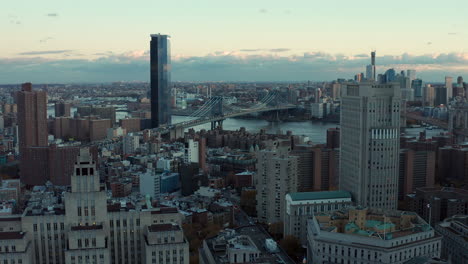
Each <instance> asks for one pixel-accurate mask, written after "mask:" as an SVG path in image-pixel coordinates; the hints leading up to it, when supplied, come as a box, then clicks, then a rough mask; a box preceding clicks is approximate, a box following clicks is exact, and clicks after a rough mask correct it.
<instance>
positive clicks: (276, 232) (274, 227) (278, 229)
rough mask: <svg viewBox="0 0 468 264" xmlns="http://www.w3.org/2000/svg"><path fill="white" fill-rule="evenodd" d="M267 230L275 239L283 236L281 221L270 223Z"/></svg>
mask: <svg viewBox="0 0 468 264" xmlns="http://www.w3.org/2000/svg"><path fill="white" fill-rule="evenodd" d="M268 232H269V233H270V234H271V236H272V237H274V238H275V239H280V238H281V237H283V222H276V223H272V224H270V226H269V227H268Z"/></svg>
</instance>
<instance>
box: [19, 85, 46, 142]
mask: <svg viewBox="0 0 468 264" xmlns="http://www.w3.org/2000/svg"><path fill="white" fill-rule="evenodd" d="M16 96H17V100H18V132H19V146H20V151H21V148H24V147H31V146H34V147H36V146H47V137H48V130H47V94H46V92H44V91H33V89H32V84H31V83H24V84H23V85H22V87H21V91H19V92H17V94H16Z"/></svg>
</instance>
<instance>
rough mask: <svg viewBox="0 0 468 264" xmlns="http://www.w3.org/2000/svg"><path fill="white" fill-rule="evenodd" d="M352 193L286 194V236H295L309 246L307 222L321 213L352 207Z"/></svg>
mask: <svg viewBox="0 0 468 264" xmlns="http://www.w3.org/2000/svg"><path fill="white" fill-rule="evenodd" d="M351 203H352V200H351V193H349V192H347V191H329V192H298V193H288V194H286V212H285V214H284V235H285V236H287V235H293V236H295V237H297V238H299V240H300V241H301V243H302V244H303V245H305V244H307V232H306V227H307V221H308V220H309V219H312V217H313V215H314V214H317V213H319V212H325V211H331V210H339V209H342V208H343V207H346V206H350V205H351Z"/></svg>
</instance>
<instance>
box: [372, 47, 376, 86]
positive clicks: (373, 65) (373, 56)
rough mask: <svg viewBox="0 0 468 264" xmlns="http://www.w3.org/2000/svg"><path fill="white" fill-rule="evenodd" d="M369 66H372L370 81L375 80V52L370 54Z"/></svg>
mask: <svg viewBox="0 0 468 264" xmlns="http://www.w3.org/2000/svg"><path fill="white" fill-rule="evenodd" d="M371 64H372V80H376V76H375V72H376V69H375V50H374V51H372V52H371Z"/></svg>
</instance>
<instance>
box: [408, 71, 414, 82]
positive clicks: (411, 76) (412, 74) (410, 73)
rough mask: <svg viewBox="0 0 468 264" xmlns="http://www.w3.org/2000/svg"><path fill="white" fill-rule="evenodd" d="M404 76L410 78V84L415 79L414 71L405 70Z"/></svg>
mask: <svg viewBox="0 0 468 264" xmlns="http://www.w3.org/2000/svg"><path fill="white" fill-rule="evenodd" d="M406 76H407V77H409V78H410V82H412V81H413V80H415V79H416V70H407V71H406Z"/></svg>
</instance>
